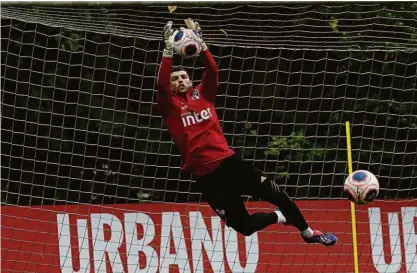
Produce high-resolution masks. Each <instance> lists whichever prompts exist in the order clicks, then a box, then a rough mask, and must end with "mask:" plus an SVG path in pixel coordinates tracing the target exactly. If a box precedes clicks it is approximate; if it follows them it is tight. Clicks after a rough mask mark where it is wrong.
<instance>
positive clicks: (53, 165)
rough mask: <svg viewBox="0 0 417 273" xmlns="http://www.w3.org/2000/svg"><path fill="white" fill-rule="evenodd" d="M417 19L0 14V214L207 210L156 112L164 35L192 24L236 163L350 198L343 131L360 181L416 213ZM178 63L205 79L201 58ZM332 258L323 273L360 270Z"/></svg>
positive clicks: (315, 9)
mask: <svg viewBox="0 0 417 273" xmlns="http://www.w3.org/2000/svg"><path fill="white" fill-rule="evenodd" d="M409 5H410V7H407V6H405V7H406V8H404V6H401V5H400V4H396V3H393V4H390V5H389V6H388V5H387V6H385V7H384V6H383V5H382V4H341V5H329V6H327V5H307V4H300V5H291V6H290V5H274V6H268V7H266V6H256V5H244V6H227V5H225V6H220V7H214V6H207V7H204V6H201V7H191V6H179V7H178V8H177V10H176V11H175V12H174V13H172V14H169V13H168V12H167V7H166V6H150V7H144V6H141V8H137V9H136V8H135V9H133V8H117V9H116V8H111V7H109V6H106V7H104V8H98V7H97V6H91V7H70V8H68V7H63V6H49V7H45V6H10V5H6V6H2V9H1V15H2V26H1V33H2V34H1V54H2V56H1V70H2V74H1V75H2V80H1V84H2V120H1V122H2V129H1V130H2V131H1V132H2V139H1V161H2V166H1V168H2V169H1V179H2V193H1V198H2V199H1V200H2V204H9V205H19V206H23V205H56V204H81V203H86V204H98V205H101V204H114V203H118V204H121V203H137V202H138V200H141V201H146V202H155V203H161V202H163V203H182V202H199V201H200V194H199V192H198V190H197V189H196V188H195V185H194V183H193V182H192V179H191V177H190V175H188V174H186V173H181V172H180V169H179V166H180V165H181V159H180V157H179V153H178V150H177V149H176V147H175V146H174V144H173V142H172V141H171V137H170V136H169V134H168V132H167V129H166V127H165V126H164V125H163V123H162V119H161V117H160V116H159V114H158V113H157V111H156V108H155V79H156V76H157V73H158V66H159V61H160V59H161V55H162V49H163V44H162V42H161V41H160V40H161V38H160V34H161V30H162V28H163V26H164V24H165V23H166V21H167V20H169V19H173V17H174V25H176V26H179V24H180V23H182V22H181V20H182V19H183V18H184V17H188V16H190V14H192V16H190V17H193V18H195V19H197V20H198V21H199V22H200V23H201V25H202V27H203V33H204V37H205V39H206V40H207V43H208V44H209V47H210V50H211V52H212V53H213V55H214V57H215V59H216V61H217V64H218V66H219V80H220V87H219V94H218V96H217V102H216V110H217V113H218V116H219V118H220V121H221V123H222V127H223V130H224V133H225V136H226V138H227V140H228V143H229V144H230V146H231V147H232V148H233V149H234V150H235V151H236V152H237V154H238V155H239V156H240V157H242V158H243V159H244V160H247V161H250V162H254V165H255V166H256V167H257V168H258V169H261V170H263V171H264V172H265V173H267V174H269V175H271V176H272V177H273V178H275V179H276V180H277V182H278V183H279V184H281V185H282V187H283V189H285V190H286V192H287V193H288V194H289V195H290V196H291V197H294V198H296V199H298V200H300V199H309V200H311V199H340V198H342V197H343V182H344V179H345V177H346V173H347V166H346V165H347V164H346V142H345V141H346V140H345V121H346V120H348V121H350V122H351V126H352V132H351V135H352V149H353V150H352V158H353V169H354V170H355V169H368V170H370V171H371V172H373V173H375V174H377V175H378V178H379V181H380V186H381V192H380V195H379V198H380V199H382V200H388V199H394V200H399V199H404V198H406V199H415V198H416V196H417V168H416V166H417V152H416V151H417V95H416V94H415V93H416V92H415V86H416V84H417V76H416V72H417V51H416V47H415V45H416V22H417V20H416V12H415V11H413V9H412V7H413V5H415V3H410V4H409ZM414 10H415V9H414ZM381 37H383V38H381ZM174 63H175V64H182V65H183V66H184V67H186V68H187V69H188V71H189V72H190V74H191V75H190V76H191V77H192V78H193V79H194V83H198V79H201V76H202V72H203V67H202V63H201V62H200V60H199V59H198V58H197V59H192V60H183V59H180V58H179V57H178V56H175V57H174ZM88 213H89V212H86V211H74V214H76V215H85V214H88ZM309 213H314V210H313V209H312V211H310V212H309ZM341 213H345V212H341ZM150 214H154V215H157V214H158V215H159V214H160V212H150ZM62 217H63V219H67V218H65V217H66V216H65V217H64V216H62ZM107 220H108V219H107ZM107 220H106V221H107ZM68 221H69V220H68ZM68 221H67V222H68ZM78 221H81V220H78ZM82 221H84V220H82ZM109 221H110V220H109ZM329 221H330V220H329ZM67 222H65V223H67ZM65 223H59V224H62V225H65ZM336 224H337V221H336ZM84 225H87V224H84ZM80 230H81V229H80ZM349 232H350V231H346V232H344V233H346V234H347V233H349ZM80 238H81V237H80ZM274 244H275V243H274ZM283 245H285V246H286V247H289V248H293V251H292V252H288V253H289V254H288V255H289V256H291V257H293V256H294V257H295V256H296V254H295V253H296V252H297V251H296V249H297V248H298V247H299V246H298V245H297V244H293V243H288V244H287V243H283ZM365 247H369V245H362V248H365ZM360 249H361V248H360ZM87 252H88V251H87ZM9 253H10V251H9ZM271 253H275V251H272V250H271ZM271 253H270V254H271ZM284 253H285V251H284ZM29 254H30V255H33V252H30V253H29ZM310 254H311V253H310ZM103 255H104V254H103ZM271 255H273V254H271ZM285 255H287V254H285ZM312 255H315V254H314V253H313V254H312ZM317 255H318V254H317ZM382 255H383V254H382ZM318 256H320V255H318ZM326 257H327V256H326ZM381 257H382V256H381ZM333 258H334V259H335V260H334V259H333V260H332V261H330V260H329V261H327V260H326V261H322V262H321V264H322V265H323V264H324V265H326V266H332V265H334V264H339V265H340V266H342V267H344V269H343V270H344V271H343V270H342V271H343V272H346V270H347V269H346V268H350V265H351V258H350V257H347V258H348V259H349V262H343V259H344V258H346V257H344V254H340V253H337V254H335V255H334V257H333ZM382 258H383V257H382ZM291 259H292V258H291ZM291 259H290V260H291ZM306 259H307V258H306ZM98 262H100V261H98ZM368 263H371V262H370V261H368ZM283 264H284V265H285V264H286V265H292V266H293V267H292V268H304V269H306V268H308V266H309V265H311V262H310V261H307V260H306V261H305V263H300V264H298V263H294V262H292V261H289V262H288V263H283ZM317 264H320V263H317ZM270 266H271V268H272V266H274V265H272V264H271V265H270ZM303 266H305V267H303ZM296 270H297V269H296ZM23 271H24V270H23ZM342 271H340V272H342ZM298 272H301V271H298ZM335 272H336V271H335Z"/></svg>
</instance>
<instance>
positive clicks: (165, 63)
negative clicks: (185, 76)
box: [156, 57, 172, 115]
mask: <svg viewBox="0 0 417 273" xmlns="http://www.w3.org/2000/svg"><path fill="white" fill-rule="evenodd" d="M171 68H172V59H171V58H166V57H162V60H161V65H160V66H159V73H158V82H157V86H156V89H157V95H156V102H157V103H158V108H159V111H160V112H161V114H162V115H164V114H165V113H166V112H167V111H168V108H169V105H170V102H171V98H172V93H171V87H170V74H171Z"/></svg>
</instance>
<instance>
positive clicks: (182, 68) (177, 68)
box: [171, 66, 188, 75]
mask: <svg viewBox="0 0 417 273" xmlns="http://www.w3.org/2000/svg"><path fill="white" fill-rule="evenodd" d="M178 71H185V72H187V75H188V71H187V69H185V68H184V67H182V66H176V67H173V68H172V69H171V73H173V72H178Z"/></svg>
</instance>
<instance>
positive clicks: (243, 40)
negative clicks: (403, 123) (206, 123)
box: [1, 3, 417, 50]
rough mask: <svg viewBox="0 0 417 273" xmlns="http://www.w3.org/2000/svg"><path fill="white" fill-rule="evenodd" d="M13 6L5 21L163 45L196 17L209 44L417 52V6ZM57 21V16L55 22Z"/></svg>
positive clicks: (5, 8) (4, 9)
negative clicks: (166, 32)
mask: <svg viewBox="0 0 417 273" xmlns="http://www.w3.org/2000/svg"><path fill="white" fill-rule="evenodd" d="M193 5H194V6H192V5H187V4H185V3H182V4H181V5H178V7H177V8H176V10H175V11H174V13H172V14H170V13H169V12H168V9H167V6H166V5H155V6H143V5H139V6H137V7H136V8H132V7H131V6H128V8H124V7H123V6H121V7H120V6H119V7H118V8H115V7H112V6H97V5H95V4H92V5H90V6H87V7H86V6H79V7H74V6H69V7H68V6H61V5H57V6H47V7H45V6H41V5H39V6H33V5H32V6H9V5H4V6H3V7H2V11H1V14H2V17H7V18H15V19H20V20H25V21H30V22H34V23H43V24H46V25H49V26H59V27H67V28H71V29H77V30H86V31H91V32H94V33H111V34H116V35H120V36H131V37H138V38H142V39H146V40H158V41H159V40H160V39H161V29H163V27H164V25H165V23H166V22H167V21H168V20H173V22H174V25H175V24H183V19H184V18H187V17H193V18H196V19H198V21H199V22H200V23H201V25H203V26H204V38H205V40H206V41H207V42H208V43H210V44H217V45H223V46H244V47H252V46H253V47H273V48H277V47H287V48H332V49H335V48H351V49H361V50H364V49H376V48H379V49H393V48H397V49H398V48H410V49H413V48H415V44H416V39H417V31H416V20H417V16H416V12H415V10H416V8H417V4H416V3H408V4H404V3H385V4H379V3H354V4H346V3H344V4H331V5H326V4H277V3H274V4H272V5H253V4H252V5H238V6H237V5H235V4H234V5H233V4H229V5H226V4H225V5H221V6H219V5H217V6H214V5H208V6H207V3H206V5H198V4H197V5H198V6H195V5H196V4H195V3H193ZM52 15H53V16H52Z"/></svg>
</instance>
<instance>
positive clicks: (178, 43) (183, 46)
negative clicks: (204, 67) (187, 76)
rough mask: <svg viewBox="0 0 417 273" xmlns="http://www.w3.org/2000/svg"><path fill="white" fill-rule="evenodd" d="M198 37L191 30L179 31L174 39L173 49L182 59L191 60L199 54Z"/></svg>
mask: <svg viewBox="0 0 417 273" xmlns="http://www.w3.org/2000/svg"><path fill="white" fill-rule="evenodd" d="M198 39H199V36H198V34H197V32H196V31H194V30H192V29H188V28H187V29H181V30H179V31H178V33H177V34H176V35H175V37H174V45H173V46H174V49H175V51H176V52H177V53H178V54H179V55H181V56H182V57H183V58H193V57H196V56H198V54H200V52H201V44H200V43H199V42H198V41H199V40H198Z"/></svg>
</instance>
